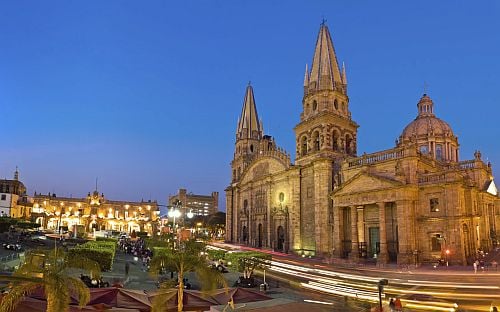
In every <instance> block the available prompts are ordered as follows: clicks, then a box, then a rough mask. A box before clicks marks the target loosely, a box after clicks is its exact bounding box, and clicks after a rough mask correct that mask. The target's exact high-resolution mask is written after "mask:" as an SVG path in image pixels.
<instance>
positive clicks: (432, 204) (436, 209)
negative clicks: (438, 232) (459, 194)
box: [429, 198, 439, 212]
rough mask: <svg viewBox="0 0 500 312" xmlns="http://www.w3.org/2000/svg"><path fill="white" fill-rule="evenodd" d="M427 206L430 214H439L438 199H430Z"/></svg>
mask: <svg viewBox="0 0 500 312" xmlns="http://www.w3.org/2000/svg"><path fill="white" fill-rule="evenodd" d="M429 204H430V207H431V212H439V199H438V198H431V199H430V200H429Z"/></svg>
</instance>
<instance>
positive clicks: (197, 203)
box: [168, 189, 219, 216]
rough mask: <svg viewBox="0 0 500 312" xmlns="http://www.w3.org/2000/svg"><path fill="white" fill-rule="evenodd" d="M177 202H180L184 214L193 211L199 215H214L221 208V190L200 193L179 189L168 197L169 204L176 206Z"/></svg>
mask: <svg viewBox="0 0 500 312" xmlns="http://www.w3.org/2000/svg"><path fill="white" fill-rule="evenodd" d="M177 203H180V207H179V209H181V210H182V211H181V212H182V213H183V214H186V213H188V212H192V213H193V214H194V215H198V216H208V215H212V214H214V213H216V212H217V211H218V209H219V192H212V194H210V195H199V194H193V193H188V192H187V190H186V189H179V193H177V194H175V195H172V196H169V197H168V205H169V206H172V207H173V206H176V205H177Z"/></svg>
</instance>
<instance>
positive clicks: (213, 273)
mask: <svg viewBox="0 0 500 312" xmlns="http://www.w3.org/2000/svg"><path fill="white" fill-rule="evenodd" d="M195 273H196V278H197V279H198V281H199V282H200V284H201V290H202V291H203V292H206V293H211V292H212V291H214V290H216V289H217V288H219V286H222V287H223V288H226V289H227V287H228V285H227V281H226V279H225V278H224V275H223V274H222V273H221V272H220V271H218V270H214V269H211V268H209V267H207V266H199V267H197V268H196V270H195Z"/></svg>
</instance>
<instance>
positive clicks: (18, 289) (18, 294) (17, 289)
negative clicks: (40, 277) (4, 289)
mask: <svg viewBox="0 0 500 312" xmlns="http://www.w3.org/2000/svg"><path fill="white" fill-rule="evenodd" d="M38 287H40V284H39V283H32V282H24V283H20V284H17V285H15V286H14V287H12V288H11V290H10V291H9V293H8V294H7V295H5V296H4V297H3V298H2V304H1V306H0V312H13V311H14V310H15V309H16V306H17V305H18V304H19V302H21V301H22V300H23V298H24V297H25V296H26V295H29V294H30V293H31V292H32V291H34V290H35V289H36V288H38Z"/></svg>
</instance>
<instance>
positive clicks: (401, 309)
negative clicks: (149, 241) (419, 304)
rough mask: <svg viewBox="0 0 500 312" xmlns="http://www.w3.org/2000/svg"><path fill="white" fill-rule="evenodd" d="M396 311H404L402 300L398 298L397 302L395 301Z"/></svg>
mask: <svg viewBox="0 0 500 312" xmlns="http://www.w3.org/2000/svg"><path fill="white" fill-rule="evenodd" d="M394 310H396V311H398V312H401V311H403V304H402V303H401V300H399V298H396V300H394Z"/></svg>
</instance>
